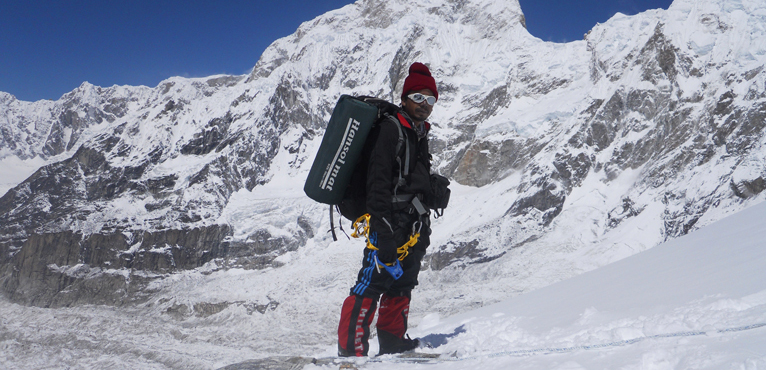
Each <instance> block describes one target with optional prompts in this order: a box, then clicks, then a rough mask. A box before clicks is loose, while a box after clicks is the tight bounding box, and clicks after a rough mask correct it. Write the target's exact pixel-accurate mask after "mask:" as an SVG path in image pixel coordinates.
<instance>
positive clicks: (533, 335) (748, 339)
mask: <svg viewBox="0 0 766 370" xmlns="http://www.w3.org/2000/svg"><path fill="white" fill-rule="evenodd" d="M764 218H766V203H760V204H757V205H755V206H753V207H750V208H748V209H746V210H744V211H741V212H739V213H737V214H735V215H733V216H730V217H728V218H725V219H723V220H721V221H719V222H716V223H714V224H712V225H709V226H707V227H704V228H701V229H700V230H697V231H695V232H693V233H691V234H689V235H686V236H684V237H681V238H678V239H674V240H672V241H669V242H667V243H664V244H662V245H659V246H657V247H654V248H652V249H650V250H647V251H645V252H642V253H639V254H636V255H634V256H632V257H629V258H626V259H623V260H621V261H618V262H615V263H612V264H610V265H607V266H605V267H602V268H599V269H596V270H594V271H591V272H588V273H584V274H582V275H579V276H576V277H574V278H571V279H568V280H565V281H562V282H559V283H557V284H553V285H550V286H548V287H545V288H541V289H538V290H536V291H532V292H530V293H526V294H524V295H521V296H517V297H515V298H512V299H509V300H506V301H503V302H501V303H497V304H494V305H490V306H487V307H483V308H479V309H476V310H473V311H469V312H467V313H464V314H460V315H457V316H452V317H444V318H441V317H440V315H439V313H438V312H436V310H435V309H431V310H429V309H428V307H422V306H420V307H419V308H418V310H419V311H421V312H419V313H416V314H414V315H413V316H412V320H411V324H412V327H413V329H412V330H411V331H410V332H411V334H412V335H413V336H419V337H422V338H425V339H426V340H428V341H430V342H431V343H433V344H434V345H435V348H434V349H431V350H426V351H429V352H434V353H442V354H445V357H444V358H443V359H442V360H441V362H439V363H438V364H405V363H396V366H397V368H400V369H465V368H480V369H509V368H513V369H761V368H764V367H766V268H764V267H766V248H764V244H765V243H764V242H763V240H766V226H764V224H763V219H764ZM348 243H352V242H348ZM348 243H335V244H333V245H331V246H329V247H327V248H328V249H327V250H323V251H317V252H320V253H315V254H309V255H303V256H302V255H300V253H298V252H296V253H294V254H292V255H291V258H292V261H291V263H290V264H289V265H290V270H289V271H288V272H289V273H290V274H287V275H281V276H283V277H285V278H283V279H281V280H280V279H273V274H274V273H275V270H271V271H268V270H267V271H244V270H228V271H219V272H212V273H209V274H205V273H200V272H199V271H198V272H189V273H187V274H177V275H175V276H174V277H173V278H172V279H174V280H175V282H174V283H173V284H170V283H168V286H169V287H172V288H173V289H177V290H174V291H173V292H169V293H173V294H176V295H178V296H177V298H176V299H178V300H180V299H182V298H183V297H181V295H182V294H185V295H186V299H192V297H196V298H198V299H204V298H205V296H204V295H210V296H212V297H216V298H219V299H220V298H223V297H228V298H230V299H232V300H235V297H236V296H239V297H241V298H242V299H248V298H249V299H256V298H258V297H253V296H254V295H257V294H256V292H257V291H267V292H271V293H270V294H267V295H273V294H276V296H271V297H269V296H264V297H260V298H259V299H262V300H263V302H261V304H260V305H250V306H248V304H246V302H233V303H232V304H231V305H229V306H228V307H225V309H222V310H221V312H219V313H217V314H215V315H210V316H205V315H203V314H197V315H194V316H192V317H190V318H188V319H186V320H182V321H181V320H177V319H175V318H174V317H173V312H168V311H169V310H167V311H164V312H158V311H155V312H154V313H153V314H147V310H148V311H150V312H151V310H152V307H155V306H159V305H153V304H149V305H147V306H146V307H135V308H114V307H105V306H84V307H77V308H60V309H42V308H36V307H24V306H19V305H15V304H11V303H7V302H6V301H0V349H1V350H0V368H3V369H41V368H56V369H58V368H115V367H116V368H143V369H168V368H176V369H178V368H184V369H211V368H220V367H223V366H226V365H230V364H234V363H242V362H245V361H247V360H251V359H255V358H264V357H268V356H273V355H275V354H285V355H292V356H299V355H303V356H306V355H310V354H313V355H316V356H318V357H323V356H330V355H332V354H333V353H334V351H335V344H334V337H333V335H332V332H333V330H332V328H333V327H334V326H335V325H337V324H336V320H337V317H336V316H337V312H336V311H337V309H339V305H340V299H341V298H342V297H343V295H345V293H346V289H347V285H348V284H346V283H349V282H347V281H345V280H344V278H346V277H348V276H347V275H349V274H350V273H351V272H352V271H353V270H354V269H356V268H358V266H356V263H350V262H349V263H345V262H344V263H342V264H340V265H336V267H335V268H333V269H319V268H312V267H316V266H317V265H322V266H327V264H328V263H329V259H330V257H327V256H328V255H334V256H336V257H340V258H339V261H349V260H351V259H352V258H344V257H350V256H351V255H352V254H354V253H356V252H358V250H356V249H355V248H349V244H348ZM344 249H345V251H344ZM323 256H324V257H323ZM327 270H332V273H331V274H329V273H327V272H323V271H327ZM207 275H209V276H208V278H207V279H205V278H203V276H207ZM287 277H289V278H287ZM474 277H475V278H478V276H474ZM285 280H290V281H285ZM214 282H217V284H218V285H217V286H216V287H215V288H216V289H217V291H212V290H211V289H210V288H211V287H212V286H213V285H215V284H216V283H214ZM309 283H313V285H311V284H309ZM264 284H265V285H266V286H263V285H264ZM421 284H422V285H423V286H422V288H426V289H434V286H432V285H433V284H434V282H429V281H428V280H425V279H423V280H422V281H421ZM490 285H492V284H489V283H486V282H485V286H487V288H486V289H485V290H484V291H477V292H476V294H477V295H481V294H486V293H487V292H488V291H491V288H490V287H489V286H490ZM279 290H282V291H283V292H282V294H283V295H284V296H279V295H278V294H279V292H278V291H279ZM415 293H416V295H417V294H418V293H419V290H416V292H415ZM445 293H447V292H445ZM290 295H292V296H293V297H295V298H294V299H293V301H289V300H285V301H282V303H281V304H279V307H280V309H279V310H276V309H275V308H276V307H274V304H273V303H272V304H270V301H269V300H270V299H273V300H275V301H276V300H282V299H284V298H285V297H286V296H290ZM165 296H170V294H165ZM317 296H324V298H323V299H317V298H316V297H317ZM444 297H445V299H446V298H447V297H448V295H447V294H445V295H444ZM307 300H308V301H313V302H322V303H320V304H319V305H318V306H316V307H306V305H305V302H306V301H307ZM275 301H271V302H275ZM155 303H159V302H155ZM335 306H338V307H336V308H337V309H335V310H334V309H332V308H329V307H335ZM307 309H309V310H315V313H316V314H315V315H314V320H311V321H299V322H296V321H295V320H292V321H291V320H290V318H291V317H295V316H294V315H295V313H296V312H297V311H305V310H307ZM248 310H253V311H255V312H253V313H249V314H248V313H247V311H248ZM200 311H201V309H200ZM250 315H263V317H262V319H260V320H254V318H253V317H252V316H250ZM264 322H267V323H268V324H267V326H262V325H263V323H264ZM280 333H281V334H280ZM281 335H284V337H283V336H281ZM312 342H313V344H311V343H312ZM317 342H320V343H317ZM288 344H290V345H288ZM317 344H319V347H317V346H316V345H317ZM372 346H373V349H372V351H371V352H372V353H374V352H375V351H376V350H377V348H376V344H375V340H374V339H373V340H372ZM311 348H316V349H315V350H314V352H313V353H312V352H310V351H312V350H311ZM306 351H309V352H306ZM378 360H382V362H371V361H370V360H369V359H368V360H362V361H360V365H363V367H364V368H370V369H387V368H391V367H392V366H393V365H392V362H394V361H396V360H395V359H392V358H390V357H386V356H383V357H381V358H380V359H378ZM365 362H366V363H365ZM336 367H337V366H336ZM329 368H334V367H332V366H329V365H328V366H315V365H308V366H306V367H305V369H307V370H310V369H329Z"/></svg>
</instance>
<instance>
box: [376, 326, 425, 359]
mask: <svg viewBox="0 0 766 370" xmlns="http://www.w3.org/2000/svg"><path fill="white" fill-rule="evenodd" d="M378 343H380V352H378V356H380V355H385V354H394V353H403V352H407V351H411V350H413V349H415V348H418V347H419V346H420V341H419V340H418V339H417V338H416V339H411V338H410V336H409V335H408V336H406V337H405V338H400V337H397V336H395V335H393V334H391V333H389V332H386V331H380V330H379V331H378Z"/></svg>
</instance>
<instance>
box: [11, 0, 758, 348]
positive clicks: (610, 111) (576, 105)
mask: <svg viewBox="0 0 766 370" xmlns="http://www.w3.org/2000/svg"><path fill="white" fill-rule="evenodd" d="M764 25H766V4H764V3H763V2H762V1H758V0H738V1H730V0H711V1H699V0H676V1H675V2H674V3H673V4H672V5H671V7H670V8H669V9H668V10H667V11H665V10H651V11H647V12H644V13H641V14H638V15H635V16H624V15H621V14H617V15H615V16H614V17H613V18H612V19H610V20H609V21H607V22H606V23H604V24H599V25H596V26H595V27H594V28H593V30H591V31H590V32H589V33H588V34H587V35H586V36H585V39H584V40H581V41H576V42H571V43H567V44H556V43H550V42H544V41H542V40H540V39H537V38H535V37H533V36H531V35H530V34H529V33H528V32H527V31H526V29H525V27H524V17H523V14H522V12H521V9H520V7H519V4H518V2H517V1H515V0H509V1H503V2H498V1H490V0H462V1H451V0H441V1H438V0H423V1H418V2H414V3H413V2H405V1H401V0H392V1H378V0H360V1H358V2H357V3H355V4H352V5H349V6H346V7H344V8H342V9H338V10H336V11H332V12H329V13H327V14H325V15H323V16H320V17H318V18H316V19H314V20H312V21H309V22H306V23H304V24H303V25H301V27H300V28H299V29H298V30H297V31H296V33H294V34H293V35H291V36H289V37H286V38H283V39H280V40H277V41H276V42H274V43H273V44H272V45H271V46H270V47H269V48H268V49H267V50H266V51H265V52H264V54H263V56H262V57H261V59H260V60H259V61H258V62H257V64H256V65H255V67H254V69H253V71H252V73H250V74H249V75H247V76H211V77H209V78H197V79H185V78H171V79H168V80H166V81H163V82H162V83H161V84H160V85H159V86H157V87H155V88H148V87H130V86H121V87H120V86H114V87H110V88H103V87H97V86H92V85H90V84H87V83H84V84H83V85H82V86H80V87H79V88H78V89H76V90H74V91H72V92H71V93H69V94H66V95H64V96H63V97H62V98H61V99H59V100H58V101H39V102H23V101H18V100H16V99H15V98H14V97H13V96H11V95H9V94H5V93H0V112H1V113H2V114H0V173H2V180H0V186H1V187H2V188H0V191H5V194H4V195H3V196H2V198H0V287H1V288H2V292H3V294H4V295H5V297H8V298H9V299H10V300H12V301H14V302H18V303H23V304H30V305H37V306H46V307H47V306H54V307H61V306H72V305H78V304H88V303H96V304H110V305H116V306H125V305H128V306H129V307H130V308H129V310H130V312H142V313H144V314H147V315H150V316H151V315H160V316H163V317H164V315H167V316H169V317H174V318H177V319H178V320H181V322H186V321H184V320H187V321H188V320H192V321H193V320H195V318H200V317H202V318H210V319H211V320H220V323H221V325H223V326H225V327H229V325H233V324H231V323H229V322H228V321H227V318H232V317H234V318H236V320H237V321H240V320H241V318H242V316H238V315H239V314H238V313H241V312H246V313H247V314H249V315H250V316H246V317H247V318H248V319H249V320H252V321H254V322H253V323H251V326H248V328H249V329H251V330H253V331H255V332H257V333H260V335H261V336H262V337H263V338H260V339H257V344H253V343H254V342H253V341H256V339H254V337H252V336H251V335H252V333H250V332H244V331H238V330H236V331H235V334H232V335H231V338H229V339H226V340H225V341H226V343H229V342H228V341H232V342H230V343H236V342H235V340H244V341H246V342H248V343H251V344H252V345H254V346H257V347H259V350H261V351H262V352H259V353H267V352H269V351H271V352H272V353H284V352H288V350H287V349H286V348H285V346H284V343H287V342H289V341H294V342H296V343H299V344H300V345H299V347H301V348H306V347H312V346H316V345H317V342H318V340H317V338H320V340H319V341H320V342H322V343H319V344H321V345H324V344H326V343H324V342H327V343H330V342H332V335H331V334H332V331H333V329H332V326H333V325H334V324H333V323H334V322H335V321H336V316H337V312H336V311H334V309H335V306H339V304H340V301H341V300H342V297H343V296H345V295H346V294H347V288H348V287H350V285H351V284H352V283H353V278H354V276H355V273H354V270H356V269H357V268H358V262H359V261H358V260H359V256H360V250H359V248H361V244H360V242H356V243H355V242H354V241H341V242H336V243H332V242H331V238H330V237H329V235H328V234H327V233H326V231H327V229H328V227H329V222H328V215H327V208H326V207H324V206H321V205H319V204H316V203H314V202H312V201H311V200H310V199H308V198H306V197H305V196H304V195H303V192H302V186H303V181H304V179H305V176H306V174H307V172H308V169H309V167H310V165H311V162H312V159H313V155H314V154H315V153H316V150H317V148H318V145H319V142H320V140H321V136H322V132H323V128H324V126H325V124H326V122H327V120H328V118H329V114H330V112H331V110H332V107H333V105H334V103H335V101H336V100H337V98H338V97H339V96H340V94H343V93H345V94H359V95H362V94H364V95H377V96H381V97H386V98H389V99H391V100H394V101H398V98H397V97H396V95H397V94H396V92H397V91H398V89H399V88H401V84H402V82H403V79H404V77H405V73H406V71H407V67H408V66H409V65H410V64H411V63H412V62H413V61H421V62H424V63H426V64H428V65H429V67H430V68H431V71H432V72H433V74H434V76H435V77H436V79H437V84H438V86H439V90H440V100H439V102H438V103H437V106H436V107H435V109H434V115H433V116H432V119H433V123H434V127H435V128H434V130H432V132H433V134H434V139H433V141H432V151H433V152H434V155H435V168H436V170H437V171H439V172H440V173H442V174H444V175H447V176H448V177H450V178H451V179H453V180H454V181H453V197H452V198H453V199H452V202H451V205H450V208H449V209H448V210H447V213H446V215H445V216H444V217H443V218H440V219H438V220H436V221H435V222H434V235H433V236H432V246H431V248H430V251H429V254H428V255H427V256H426V260H427V261H426V266H425V270H424V272H423V275H422V278H421V286H420V287H419V288H418V289H417V290H416V292H415V294H416V298H415V300H414V302H413V303H414V305H413V307H412V315H413V316H412V317H413V320H415V321H417V320H419V319H420V318H422V317H419V316H418V315H420V313H418V312H423V309H424V308H426V307H427V308H428V309H429V310H430V311H431V312H438V313H440V314H442V315H446V314H453V313H458V312H464V311H466V310H469V309H472V308H476V307H480V306H484V305H487V304H489V303H494V302H497V301H499V300H502V299H504V298H507V297H511V296H515V295H518V294H520V293H523V292H527V291H530V290H533V289H537V288H540V287H543V286H547V285H550V284H551V283H553V282H556V281H559V280H563V279H566V278H569V277H572V276H575V275H578V274H580V273H582V272H585V271H589V270H593V269H595V268H597V267H600V266H604V265H607V264H609V263H611V262H614V261H617V260H620V259H622V258H625V257H627V256H629V255H632V254H635V253H637V252H640V251H644V250H646V249H649V248H652V247H654V246H656V245H658V244H660V243H662V242H663V241H666V240H670V239H673V238H676V237H678V236H682V235H685V234H687V233H689V232H690V231H693V230H695V229H697V228H699V227H702V226H705V225H708V224H711V223H712V222H714V221H716V220H719V219H721V218H723V217H724V216H726V215H730V214H733V213H735V212H738V211H740V210H742V209H744V208H746V207H748V206H750V205H753V204H755V203H758V202H761V201H763V199H764V196H765V195H764V192H763V190H764V188H766V180H764V178H766V169H765V168H764V165H763V163H764V159H766V147H764V140H765V138H764V127H765V126H766V124H765V123H764V118H765V117H766V81H765V80H766V71H764V64H766V63H765V62H766V27H765V26H764ZM22 175H24V176H22ZM27 175H28V177H27ZM240 279H241V280H240ZM488 282H491V283H488ZM237 284H254V285H252V286H251V287H250V288H243V287H240V286H237ZM199 287H205V289H201V288H199ZM315 290H316V291H321V292H322V294H315V292H314V291H315ZM329 292H331V293H329ZM295 300H297V301H300V302H297V301H295ZM294 301H295V302H294ZM306 307H314V308H315V310H312V311H311V312H308V311H307V310H306ZM319 308H321V309H319ZM127 309H128V308H126V310H127ZM235 312H236V314H235ZM227 315H228V316H227ZM274 315H276V316H274ZM294 321H303V322H308V323H311V324H312V325H309V328H305V327H304V328H301V332H300V333H294V332H293V329H291V323H292V322H294ZM273 325H277V326H278V327H280V328H281V329H280V330H277V331H273V330H272V326H273ZM229 328H230V327H229ZM222 333H225V332H220V333H218V332H216V334H211V335H218V334H222ZM291 335H292V336H294V337H291ZM314 348H315V347H314Z"/></svg>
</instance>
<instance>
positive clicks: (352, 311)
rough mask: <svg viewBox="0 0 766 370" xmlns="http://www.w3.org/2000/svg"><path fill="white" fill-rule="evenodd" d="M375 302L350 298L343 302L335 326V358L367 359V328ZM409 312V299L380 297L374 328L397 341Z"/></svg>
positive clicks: (401, 334) (368, 346) (402, 334)
mask: <svg viewBox="0 0 766 370" xmlns="http://www.w3.org/2000/svg"><path fill="white" fill-rule="evenodd" d="M377 303H378V302H377V300H376V299H373V298H367V297H362V296H358V295H354V294H352V295H350V296H348V298H346V300H345V301H344V302H343V307H342V308H341V314H340V325H338V354H340V355H342V356H367V353H368V351H369V349H370V345H369V338H370V325H371V324H372V320H373V319H374V318H375V308H376V306H377ZM409 311H410V297H408V296H397V297H390V296H388V295H387V294H383V296H382V297H381V299H380V309H379V314H380V316H379V318H378V323H377V325H376V328H377V330H378V335H381V334H380V333H381V332H382V331H385V332H387V333H390V334H392V335H393V336H395V337H397V338H402V337H404V333H406V332H407V316H408V315H409Z"/></svg>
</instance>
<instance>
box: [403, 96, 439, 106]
mask: <svg viewBox="0 0 766 370" xmlns="http://www.w3.org/2000/svg"><path fill="white" fill-rule="evenodd" d="M407 97H408V98H410V100H412V101H413V102H415V104H420V103H422V102H428V105H434V104H436V98H435V97H433V96H428V95H423V94H421V93H414V94H410V95H407Z"/></svg>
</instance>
